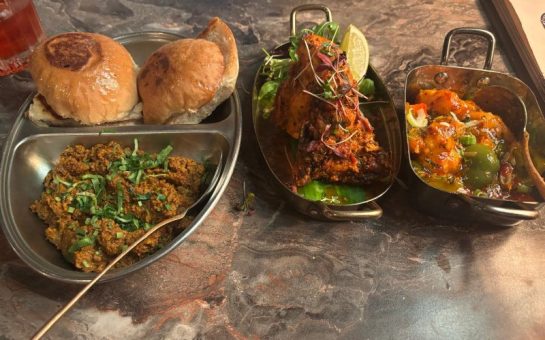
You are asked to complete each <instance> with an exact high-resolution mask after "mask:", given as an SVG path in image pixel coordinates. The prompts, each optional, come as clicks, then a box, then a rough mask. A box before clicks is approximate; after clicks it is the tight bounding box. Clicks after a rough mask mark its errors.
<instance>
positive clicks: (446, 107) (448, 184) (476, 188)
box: [406, 89, 534, 200]
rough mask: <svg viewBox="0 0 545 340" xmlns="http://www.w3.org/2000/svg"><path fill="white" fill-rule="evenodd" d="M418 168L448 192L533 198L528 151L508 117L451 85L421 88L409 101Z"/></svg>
mask: <svg viewBox="0 0 545 340" xmlns="http://www.w3.org/2000/svg"><path fill="white" fill-rule="evenodd" d="M406 119H407V122H408V123H409V126H410V129H409V131H408V142H409V149H410V152H411V156H412V165H413V168H414V170H415V172H416V173H417V174H418V175H419V176H420V177H421V178H422V179H423V180H424V181H426V183H428V184H430V185H431V186H433V187H436V188H439V189H442V190H446V191H448V192H458V193H463V194H471V195H473V196H477V197H486V198H495V199H498V198H499V199H516V200H533V199H534V198H533V197H532V196H531V195H530V192H531V187H532V186H533V183H532V182H531V180H530V178H529V177H528V175H527V171H526V168H525V166H524V165H523V164H524V162H523V156H522V150H521V148H520V146H519V144H518V143H516V141H515V139H514V137H513V134H512V133H511V131H510V130H509V129H508V128H507V126H506V125H505V123H504V122H503V121H502V119H501V118H500V117H499V116H497V115H495V114H494V113H493V112H486V111H484V110H482V109H481V108H480V107H479V106H478V105H477V104H475V102H473V101H472V100H463V99H462V98H460V97H459V96H458V94H457V93H456V92H454V91H450V90H445V89H441V90H420V92H419V93H418V94H417V96H416V102H415V103H414V104H410V103H406Z"/></svg>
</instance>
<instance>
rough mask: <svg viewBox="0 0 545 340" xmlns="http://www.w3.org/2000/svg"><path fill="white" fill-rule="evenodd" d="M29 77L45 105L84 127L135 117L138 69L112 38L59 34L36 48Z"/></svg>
mask: <svg viewBox="0 0 545 340" xmlns="http://www.w3.org/2000/svg"><path fill="white" fill-rule="evenodd" d="M30 73H31V75H32V78H33V79H34V82H35V83H36V87H37V89H38V93H39V94H41V95H42V96H43V97H44V98H45V101H46V102H47V105H46V106H48V107H50V108H51V109H52V110H53V111H54V114H57V115H58V116H60V117H62V118H65V119H73V120H75V121H77V122H80V123H81V124H86V125H91V124H102V123H106V122H114V121H121V120H125V119H129V118H134V113H133V115H132V116H131V114H130V112H131V110H132V109H133V107H134V106H135V105H136V103H137V102H138V93H137V89H136V75H137V68H136V65H135V64H134V61H133V60H132V57H131V55H130V54H129V52H128V51H127V50H126V49H125V48H124V47H123V46H122V45H121V44H119V43H118V42H116V41H114V40H113V39H111V38H109V37H106V36H103V35H100V34H95V33H80V32H73V33H63V34H59V35H56V36H54V37H52V38H50V39H48V40H46V41H45V42H43V43H42V44H40V46H38V48H36V49H35V50H34V52H33V53H32V55H31V57H30ZM29 114H30V115H32V110H31V112H29Z"/></svg>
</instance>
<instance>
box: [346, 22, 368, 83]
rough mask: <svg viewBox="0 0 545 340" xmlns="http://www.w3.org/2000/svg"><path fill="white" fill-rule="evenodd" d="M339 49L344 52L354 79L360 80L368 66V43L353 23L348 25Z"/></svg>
mask: <svg viewBox="0 0 545 340" xmlns="http://www.w3.org/2000/svg"><path fill="white" fill-rule="evenodd" d="M341 49H342V50H343V51H344V52H346V58H347V61H348V66H350V70H351V71H352V75H353V76H354V79H356V80H357V81H360V80H361V78H363V76H364V75H365V73H366V72H367V67H368V66H369V45H368V44H367V39H365V36H364V35H363V33H362V32H361V31H360V30H359V29H358V28H357V27H356V26H354V25H348V27H347V28H346V32H345V33H344V36H343V39H342V41H341Z"/></svg>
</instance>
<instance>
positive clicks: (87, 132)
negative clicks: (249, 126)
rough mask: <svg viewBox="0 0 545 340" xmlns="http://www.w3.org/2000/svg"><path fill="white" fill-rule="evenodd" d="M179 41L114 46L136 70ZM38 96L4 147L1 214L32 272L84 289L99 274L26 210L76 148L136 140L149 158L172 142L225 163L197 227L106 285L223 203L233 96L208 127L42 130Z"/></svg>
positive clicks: (128, 40) (234, 119)
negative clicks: (66, 253) (68, 255)
mask: <svg viewBox="0 0 545 340" xmlns="http://www.w3.org/2000/svg"><path fill="white" fill-rule="evenodd" d="M179 38H181V37H180V36H178V35H174V34H170V33H163V32H144V33H134V34H129V35H124V36H120V37H117V38H116V40H118V41H119V42H120V43H122V44H123V45H125V47H126V48H127V49H128V50H129V52H130V53H131V54H132V56H133V58H134V60H135V62H136V63H137V64H139V65H142V64H143V62H144V61H145V60H146V58H147V57H148V56H149V55H150V54H151V53H152V52H153V51H154V50H156V49H157V48H158V47H160V46H161V45H163V44H165V43H167V42H169V41H173V40H176V39H179ZM33 96H34V94H32V95H31V96H30V97H29V98H28V99H27V100H26V102H25V103H24V104H23V105H22V107H21V108H20V111H19V113H18V117H17V119H16V121H15V123H14V125H13V127H12V129H11V131H10V133H9V135H8V138H7V140H6V142H5V145H4V152H3V155H2V163H1V165H0V171H1V174H0V197H1V201H0V213H1V215H2V228H3V231H4V234H5V235H6V238H7V240H8V241H9V243H10V245H11V246H12V247H13V249H14V250H15V252H16V253H17V254H18V255H19V257H20V258H21V259H22V260H23V261H25V262H26V263H27V264H28V265H29V266H30V267H31V268H33V269H34V270H36V271H37V272H39V273H40V274H43V275H45V276H47V277H50V278H53V279H57V280H60V281H65V282H73V283H86V282H88V281H90V280H91V279H92V278H93V277H94V275H95V274H93V273H84V272H81V271H78V270H76V269H75V268H74V267H73V265H72V264H70V263H68V262H67V261H66V260H65V259H64V258H63V256H62V254H61V253H60V251H58V250H57V249H56V248H55V246H53V245H52V244H51V243H49V241H47V240H46V238H45V235H44V229H45V225H44V223H43V222H42V221H41V220H40V219H38V217H37V216H36V215H35V214H34V213H32V212H31V211H30V208H29V207H30V204H31V203H32V202H33V201H34V200H36V199H38V198H39V196H40V194H41V192H42V189H43V186H42V181H43V179H44V178H45V176H46V175H47V173H48V172H49V170H51V168H53V167H54V165H55V162H56V161H57V160H58V158H59V156H60V154H61V152H62V151H63V150H64V148H65V147H66V146H68V145H71V144H75V143H80V144H83V145H86V146H91V145H94V144H97V143H105V142H108V141H111V140H114V141H117V142H119V143H120V144H121V145H123V146H131V145H132V143H133V139H134V138H138V140H139V144H140V146H141V147H142V148H143V149H145V150H146V151H149V152H158V151H160V150H161V149H162V148H163V147H164V146H166V145H168V144H171V145H172V146H173V147H174V150H173V152H172V154H173V155H179V156H185V157H188V158H191V159H194V160H197V161H204V160H208V159H212V160H217V159H220V158H221V159H222V161H221V164H219V165H218V166H220V167H222V170H221V177H220V179H219V181H218V184H217V185H216V187H215V188H214V190H213V192H212V194H211V196H210V198H209V199H208V200H207V201H206V202H205V203H204V204H203V206H202V208H201V210H200V211H199V212H198V214H197V215H196V216H195V219H194V220H193V222H192V224H191V225H190V226H189V227H188V228H186V229H185V230H184V231H182V232H181V233H180V234H179V235H178V236H177V237H175V238H174V239H173V240H172V241H171V242H170V243H168V244H166V245H165V246H164V247H163V248H161V249H160V250H158V251H157V252H155V253H153V254H151V255H149V256H147V257H145V258H143V259H142V260H140V261H139V262H137V263H135V264H133V265H130V266H127V267H124V268H120V269H116V270H115V271H113V272H111V273H109V274H107V275H106V276H105V277H104V279H103V281H109V280H114V279H118V278H121V277H123V276H126V275H127V274H129V273H131V272H133V271H136V270H138V269H140V268H143V267H145V266H147V265H148V264H150V263H152V262H154V261H157V260H158V259H160V258H161V257H163V256H164V255H166V254H167V253H169V252H170V251H172V250H173V249H174V248H176V247H177V246H179V245H180V244H181V243H182V242H183V241H184V240H185V239H186V238H187V237H188V236H189V235H190V234H191V233H192V232H193V231H194V230H195V229H196V228H197V227H198V226H199V225H200V224H201V223H202V222H203V221H204V219H205V218H206V217H207V216H208V214H209V213H210V212H211V210H212V209H213V208H214V206H215V205H216V204H217V203H218V201H219V199H220V197H221V195H222V193H223V191H224V190H225V188H226V187H227V184H228V182H229V179H230V177H231V174H232V173H233V170H234V166H235V162H236V159H237V156H238V151H239V148H240V138H241V132H242V117H241V111H240V104H239V99H238V95H237V93H236V91H235V93H234V94H233V95H232V96H231V97H230V98H229V99H228V100H226V101H225V102H224V103H223V104H221V105H220V106H219V107H218V108H217V109H216V110H215V111H214V113H213V114H212V115H211V116H210V117H209V118H207V119H206V120H205V121H204V122H203V123H201V124H194V125H143V124H139V125H132V126H115V125H112V126H107V127H104V126H92V127H62V128H61V127H41V126H37V125H36V124H34V123H33V122H31V121H30V120H28V119H27V118H26V117H25V112H26V111H27V110H28V107H29V105H30V103H31V102H32V98H33ZM220 156H221V157H220Z"/></svg>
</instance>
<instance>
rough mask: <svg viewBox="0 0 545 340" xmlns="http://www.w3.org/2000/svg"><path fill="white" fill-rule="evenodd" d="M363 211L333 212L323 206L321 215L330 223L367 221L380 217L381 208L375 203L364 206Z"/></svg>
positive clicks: (333, 210)
mask: <svg viewBox="0 0 545 340" xmlns="http://www.w3.org/2000/svg"><path fill="white" fill-rule="evenodd" d="M366 207H369V208H368V209H365V210H335V209H332V208H330V207H327V206H325V205H324V207H323V209H322V215H323V216H324V217H326V218H327V219H328V220H332V221H348V220H368V219H377V218H380V217H381V216H382V208H381V207H380V206H379V205H378V204H377V203H376V202H369V203H367V204H366Z"/></svg>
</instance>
